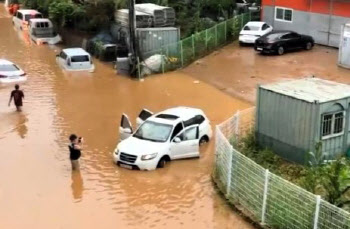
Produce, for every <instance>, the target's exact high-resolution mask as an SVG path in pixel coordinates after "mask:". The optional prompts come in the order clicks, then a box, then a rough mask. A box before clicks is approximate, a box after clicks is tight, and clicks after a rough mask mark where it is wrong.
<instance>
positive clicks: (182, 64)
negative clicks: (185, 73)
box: [180, 41, 184, 67]
mask: <svg viewBox="0 0 350 229" xmlns="http://www.w3.org/2000/svg"><path fill="white" fill-rule="evenodd" d="M180 51H181V66H182V67H184V52H183V51H184V50H183V46H182V41H180Z"/></svg>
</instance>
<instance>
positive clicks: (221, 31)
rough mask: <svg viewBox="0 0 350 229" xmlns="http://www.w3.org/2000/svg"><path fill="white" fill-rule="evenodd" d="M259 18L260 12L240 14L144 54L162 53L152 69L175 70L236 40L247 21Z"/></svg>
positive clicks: (160, 71) (155, 70) (141, 63)
mask: <svg viewBox="0 0 350 229" xmlns="http://www.w3.org/2000/svg"><path fill="white" fill-rule="evenodd" d="M259 20H260V12H255V13H251V12H250V13H245V14H240V15H237V16H235V17H234V18H231V19H228V20H226V21H224V22H221V23H219V24H216V25H215V26H213V27H211V28H209V29H206V30H204V31H201V32H198V33H195V34H193V35H192V36H190V37H187V38H185V39H183V40H181V41H179V42H177V43H174V44H170V45H166V46H164V47H162V48H161V49H158V50H152V51H151V52H147V53H143V54H142V55H143V56H145V57H150V56H153V55H157V54H158V55H161V66H160V68H158V69H151V70H152V72H158V73H165V72H168V71H173V70H176V69H179V68H182V67H185V66H187V65H189V64H191V63H192V62H194V61H195V60H197V59H199V58H201V57H203V56H205V55H208V54H209V53H211V52H213V51H214V50H216V49H217V48H219V47H221V46H223V45H225V44H227V43H229V42H232V41H234V40H236V39H237V38H238V36H239V32H240V31H241V29H242V27H243V26H244V25H245V24H246V23H247V22H249V21H259ZM139 65H141V66H145V62H143V61H142V60H140V61H139ZM146 67H147V66H146ZM140 74H141V73H140ZM139 77H141V75H140V76H139Z"/></svg>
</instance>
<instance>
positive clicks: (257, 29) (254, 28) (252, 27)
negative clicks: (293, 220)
mask: <svg viewBox="0 0 350 229" xmlns="http://www.w3.org/2000/svg"><path fill="white" fill-rule="evenodd" d="M243 30H246V31H259V30H260V27H259V26H254V25H246V26H244V28H243Z"/></svg>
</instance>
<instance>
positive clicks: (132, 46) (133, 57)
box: [129, 0, 139, 76]
mask: <svg viewBox="0 0 350 229" xmlns="http://www.w3.org/2000/svg"><path fill="white" fill-rule="evenodd" d="M129 36H130V41H129V58H130V65H131V68H130V75H131V76H138V74H139V72H138V60H139V49H138V44H137V42H136V13H135V0H129Z"/></svg>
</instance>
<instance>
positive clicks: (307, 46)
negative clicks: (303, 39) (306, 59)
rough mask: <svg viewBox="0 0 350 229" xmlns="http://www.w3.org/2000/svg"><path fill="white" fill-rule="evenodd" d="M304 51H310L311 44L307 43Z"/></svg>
mask: <svg viewBox="0 0 350 229" xmlns="http://www.w3.org/2000/svg"><path fill="white" fill-rule="evenodd" d="M305 49H306V50H311V49H312V43H311V42H307V43H306V45H305Z"/></svg>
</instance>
